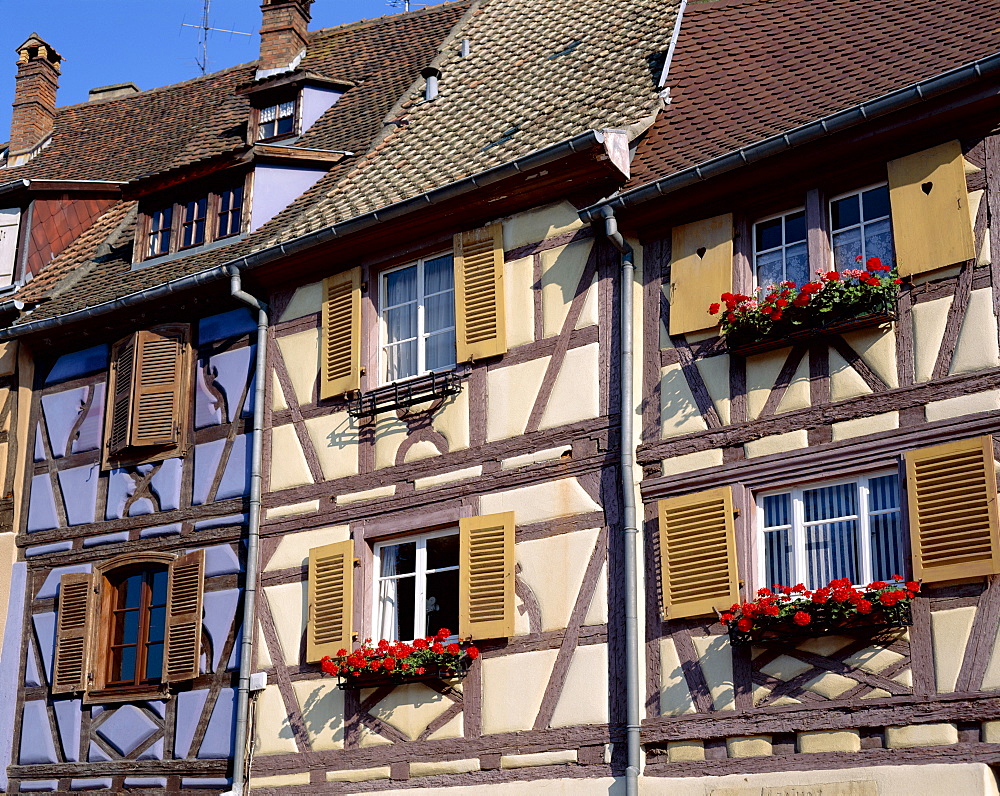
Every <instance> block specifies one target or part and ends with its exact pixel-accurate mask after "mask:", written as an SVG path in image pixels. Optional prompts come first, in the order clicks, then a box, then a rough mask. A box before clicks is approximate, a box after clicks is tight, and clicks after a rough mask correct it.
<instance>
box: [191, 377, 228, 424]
mask: <svg viewBox="0 0 1000 796" xmlns="http://www.w3.org/2000/svg"><path fill="white" fill-rule="evenodd" d="M210 370H211V368H210ZM214 381H215V379H214V377H213V375H206V373H205V368H204V367H203V362H199V363H198V378H197V379H196V381H195V384H196V389H195V394H194V427H195V428H205V427H206V426H217V425H219V424H220V423H221V422H222V408H223V405H224V401H223V398H222V396H219V395H216V394H215V393H214V392H213V391H212V390H211V389H210V386H211V385H212V384H213V383H214Z"/></svg>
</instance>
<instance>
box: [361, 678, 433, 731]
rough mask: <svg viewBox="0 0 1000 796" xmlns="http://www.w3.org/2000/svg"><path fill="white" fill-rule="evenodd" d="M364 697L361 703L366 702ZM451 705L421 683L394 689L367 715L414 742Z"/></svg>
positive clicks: (408, 684)
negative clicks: (391, 727)
mask: <svg viewBox="0 0 1000 796" xmlns="http://www.w3.org/2000/svg"><path fill="white" fill-rule="evenodd" d="M365 696H367V695H364V696H362V699H364V698H365ZM451 705H452V701H451V700H450V699H448V697H446V696H444V695H443V694H439V693H438V692H437V691H434V690H433V689H431V688H428V687H427V686H425V685H423V684H422V683H407V684H406V685H401V686H397V687H396V688H394V689H393V690H392V692H391V693H390V694H389V695H388V696H387V697H386V698H385V699H383V700H382V701H381V702H379V703H377V704H376V705H375V707H373V708H372V709H371V710H370V711H369V712H370V713H371V714H372V715H373V716H374V717H375V718H377V719H380V720H382V721H384V722H385V723H386V724H389V725H391V726H393V727H395V728H396V729H397V730H399V731H400V732H401V733H403V734H404V735H405V736H406V737H407V738H409V739H410V740H411V741H415V740H416V739H417V736H419V735H420V733H422V732H423V731H424V730H425V729H427V725H428V724H430V723H431V722H432V721H434V719H436V718H437V717H438V716H440V715H441V714H442V713H444V712H445V711H446V710H447V709H448V708H449V707H450V706H451Z"/></svg>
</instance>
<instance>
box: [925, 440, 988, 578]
mask: <svg viewBox="0 0 1000 796" xmlns="http://www.w3.org/2000/svg"><path fill="white" fill-rule="evenodd" d="M906 492H907V495H906V500H907V503H908V507H909V516H910V547H911V554H912V556H913V576H914V577H915V578H918V579H920V578H922V579H923V580H925V581H927V582H936V581H942V580H955V579H958V578H973V577H980V576H983V575H995V574H997V573H1000V537H998V522H997V478H996V471H995V469H994V462H993V438H992V437H989V436H986V437H975V438H973V439H967V440H961V441H959V442H948V443H946V444H944V445H935V446H934V447H932V448H921V449H920V450H915V451H909V452H907V454H906Z"/></svg>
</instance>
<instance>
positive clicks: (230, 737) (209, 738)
mask: <svg viewBox="0 0 1000 796" xmlns="http://www.w3.org/2000/svg"><path fill="white" fill-rule="evenodd" d="M235 707H236V690H235V689H233V688H223V689H222V690H221V691H219V698H218V699H217V700H216V701H215V709H214V710H213V711H212V718H211V719H209V720H208V727H207V728H206V729H205V740H203V741H202V742H201V748H200V749H199V750H198V757H199V758H200V759H203V760H204V759H213V760H219V759H225V758H227V757H230V756H231V755H232V754H233V743H234V741H235V733H236V725H235V722H234V721H233V718H234V715H235Z"/></svg>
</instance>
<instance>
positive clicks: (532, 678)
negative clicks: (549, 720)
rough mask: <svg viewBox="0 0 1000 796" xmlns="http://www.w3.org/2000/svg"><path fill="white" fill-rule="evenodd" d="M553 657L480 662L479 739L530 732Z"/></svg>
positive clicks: (550, 653) (552, 653)
mask: <svg viewBox="0 0 1000 796" xmlns="http://www.w3.org/2000/svg"><path fill="white" fill-rule="evenodd" d="M556 655H557V651H556V650H539V651H538V652H521V653H518V654H516V655H504V656H502V657H499V658H482V659H481V660H482V662H483V673H482V678H483V718H482V721H483V735H490V734H492V733H497V732H517V731H518V730H530V729H531V728H532V726H533V725H534V723H535V716H537V715H538V708H539V707H540V706H541V704H542V695H543V694H544V693H545V686H546V685H547V684H548V682H549V675H550V674H551V672H552V665H553V664H554V663H555V660H556ZM511 694H517V699H511V698H510V695H511Z"/></svg>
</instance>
